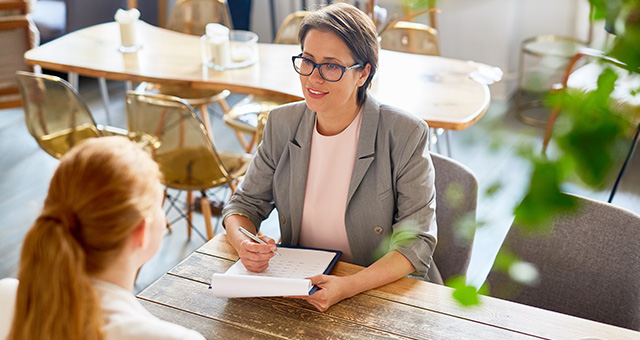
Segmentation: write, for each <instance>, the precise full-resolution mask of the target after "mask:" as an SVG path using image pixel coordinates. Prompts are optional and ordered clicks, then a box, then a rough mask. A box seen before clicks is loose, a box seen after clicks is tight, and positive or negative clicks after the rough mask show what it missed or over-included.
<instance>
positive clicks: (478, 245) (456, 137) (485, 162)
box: [0, 78, 640, 293]
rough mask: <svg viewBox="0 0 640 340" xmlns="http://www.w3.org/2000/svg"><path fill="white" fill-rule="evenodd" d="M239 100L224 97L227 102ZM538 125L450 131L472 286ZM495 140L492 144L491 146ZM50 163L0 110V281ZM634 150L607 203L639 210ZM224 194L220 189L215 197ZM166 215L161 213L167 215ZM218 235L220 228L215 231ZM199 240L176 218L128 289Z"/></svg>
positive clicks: (40, 195) (500, 234) (486, 263)
mask: <svg viewBox="0 0 640 340" xmlns="http://www.w3.org/2000/svg"><path fill="white" fill-rule="evenodd" d="M109 87H110V92H111V105H110V109H111V124H112V125H115V126H120V127H125V120H126V119H125V116H124V112H125V108H124V99H123V98H124V85H123V83H120V82H109ZM80 93H81V95H82V96H83V98H84V99H85V100H86V101H87V103H88V104H89V107H90V108H91V110H92V112H93V114H94V116H95V118H96V120H97V121H98V122H99V123H106V122H107V117H106V115H105V110H104V106H103V105H102V101H101V100H100V96H99V92H98V89H97V85H96V82H95V80H93V79H84V78H83V79H81V82H80ZM234 99H235V100H238V99H240V98H239V97H236V98H232V100H231V104H233V101H234ZM212 125H213V126H214V130H215V131H214V135H215V136H216V143H217V146H218V147H220V148H222V149H227V150H229V149H237V148H239V145H238V143H237V141H236V140H235V137H234V136H233V135H232V134H231V133H230V132H229V131H228V130H227V129H226V128H225V127H224V124H223V123H222V121H221V120H220V115H219V114H218V113H215V112H214V117H213V121H212ZM541 133H542V131H541V130H540V129H536V128H532V127H529V126H527V125H525V124H523V123H521V122H520V121H519V120H517V119H516V118H515V115H514V114H513V112H511V110H510V103H509V102H504V101H494V102H492V105H491V107H490V109H489V111H488V112H487V114H486V115H485V117H483V118H482V119H481V120H480V122H478V123H477V124H475V125H474V126H473V127H471V128H469V129H467V130H464V131H455V132H452V141H453V142H452V156H453V158H455V159H457V160H458V161H460V162H462V163H463V164H465V165H467V166H468V167H469V168H471V169H472V170H473V171H474V172H475V174H476V175H477V177H478V180H479V182H480V198H479V206H478V220H479V221H481V222H482V226H481V227H480V228H479V229H478V230H477V231H476V237H475V243H474V249H473V255H472V260H471V264H470V266H469V272H468V277H469V281H470V283H472V284H474V285H476V286H479V285H480V284H481V283H482V282H483V281H484V278H485V277H486V274H487V272H488V270H489V269H490V267H491V264H492V262H493V258H494V257H495V254H496V252H497V250H498V248H499V246H500V244H501V242H502V239H503V238H504V235H505V234H506V231H507V230H508V227H509V226H510V225H511V221H512V216H511V211H513V208H514V207H515V205H516V204H517V203H518V201H519V200H520V199H521V195H522V193H523V192H524V189H525V188H526V186H527V185H528V183H527V178H528V177H527V176H528V172H529V171H530V169H529V166H528V163H527V162H526V161H523V160H522V159H520V158H518V157H517V156H516V154H517V149H518V147H519V146H522V145H523V144H526V143H535V145H536V147H539V145H540V140H541V137H540V136H541ZM496 141H499V142H498V143H497V142H496ZM57 163H58V161H57V160H56V159H54V158H52V157H51V156H49V155H48V154H46V153H45V152H44V151H42V150H41V149H40V148H39V147H38V145H37V144H36V142H35V140H34V139H33V138H32V137H31V136H30V135H29V133H28V132H27V129H26V126H25V124H24V116H23V113H22V109H20V108H18V109H6V110H0V216H1V217H0V254H1V255H0V278H2V277H8V276H12V277H15V276H16V274H17V264H18V260H19V251H20V247H21V243H22V239H23V238H24V235H25V233H26V231H27V230H28V229H29V227H30V226H31V224H32V223H33V221H34V220H35V218H36V217H37V215H38V213H39V211H40V209H41V207H42V202H43V201H44V198H45V196H46V192H47V187H48V182H49V180H50V178H51V175H52V174H53V171H54V169H55V167H56V165H57ZM639 170H640V155H636V156H635V157H634V159H633V161H632V164H631V167H630V168H629V169H628V171H627V174H626V175H625V177H624V178H623V181H622V184H621V188H620V189H619V191H618V194H617V196H616V198H615V200H614V204H616V205H619V206H622V207H625V208H627V209H630V210H632V211H635V212H637V213H640V171H639ZM498 181H502V183H503V187H502V189H501V190H499V191H498V192H497V193H496V194H494V195H491V196H488V195H486V194H485V191H486V189H487V188H489V187H490V186H492V185H493V184H495V183H497V182H498ZM565 190H567V191H569V192H573V193H577V194H580V195H583V196H587V197H591V198H595V199H598V200H603V201H604V200H606V199H607V198H608V192H606V191H600V192H593V191H590V190H587V189H584V188H581V187H578V186H570V187H567V188H565ZM222 195H224V193H223V194H222ZM173 216H174V215H173V213H171V214H170V216H169V218H170V219H173ZM195 220H196V221H195V224H196V228H198V229H199V230H200V231H202V232H203V233H204V228H203V224H204V221H203V220H202V216H201V215H198V214H196V215H195ZM263 231H264V232H265V233H266V234H267V235H269V236H271V237H274V238H276V239H277V237H278V229H277V221H276V220H275V219H273V218H272V219H270V220H269V221H268V222H267V223H266V224H265V225H264V226H263ZM219 232H220V228H219ZM203 243H204V241H203V239H202V238H200V237H199V236H198V235H197V234H195V233H194V234H193V236H192V237H191V239H188V238H187V236H186V226H185V222H184V221H179V222H177V223H176V224H175V225H174V227H173V232H172V233H170V234H169V233H167V235H166V236H165V239H164V242H163V245H162V247H161V249H160V251H159V252H158V254H157V255H156V256H155V257H154V258H153V259H152V260H151V261H150V262H149V263H147V264H146V265H145V266H144V267H143V269H142V270H141V272H140V275H139V277H138V281H137V282H136V287H135V292H136V293H137V292H139V291H140V290H142V289H143V288H145V287H146V286H147V285H149V284H150V283H151V282H153V281H154V280H155V279H156V278H158V277H159V276H160V275H162V274H163V273H165V272H167V271H168V270H169V269H170V268H171V267H173V266H174V265H176V264H177V263H179V262H180V261H181V260H182V259H184V258H185V257H186V256H188V255H189V254H190V253H191V252H193V251H194V250H195V249H196V248H198V247H200V246H201V245H202V244H203Z"/></svg>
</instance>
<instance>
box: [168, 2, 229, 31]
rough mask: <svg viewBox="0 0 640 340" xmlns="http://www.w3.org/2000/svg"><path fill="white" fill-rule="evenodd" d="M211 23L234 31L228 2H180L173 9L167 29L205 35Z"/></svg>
mask: <svg viewBox="0 0 640 340" xmlns="http://www.w3.org/2000/svg"><path fill="white" fill-rule="evenodd" d="M209 23H218V24H221V25H224V26H227V27H229V28H230V29H233V23H232V22H231V12H230V11H229V5H228V4H227V0H178V2H177V3H176V4H175V5H174V6H173V9H171V14H170V15H169V23H168V24H167V28H168V29H170V30H174V31H178V32H182V33H187V34H193V35H204V34H205V28H206V26H207V24H209Z"/></svg>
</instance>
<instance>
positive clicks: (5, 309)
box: [0, 278, 18, 339]
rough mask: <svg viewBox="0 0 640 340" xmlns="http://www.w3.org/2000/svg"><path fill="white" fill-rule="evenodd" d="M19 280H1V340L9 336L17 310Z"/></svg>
mask: <svg viewBox="0 0 640 340" xmlns="http://www.w3.org/2000/svg"><path fill="white" fill-rule="evenodd" d="M17 293H18V280H16V279H12V278H7V279H2V280H0V301H2V303H1V304H0V339H6V338H7V335H9V330H10V328H11V323H12V322H13V314H14V309H15V305H16V303H15V301H16V295H17Z"/></svg>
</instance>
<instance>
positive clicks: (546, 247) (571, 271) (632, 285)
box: [488, 195, 640, 330]
mask: <svg viewBox="0 0 640 340" xmlns="http://www.w3.org/2000/svg"><path fill="white" fill-rule="evenodd" d="M568 196H569V197H570V198H571V199H573V200H575V201H576V203H577V205H578V210H577V211H575V212H570V213H563V214H561V215H560V216H557V217H555V218H554V224H553V228H551V229H547V231H548V232H544V233H536V234H533V233H526V232H525V231H524V230H523V229H520V228H515V227H514V226H512V227H511V230H510V231H509V233H508V234H507V237H506V239H505V245H504V246H503V247H507V248H508V249H509V250H510V251H512V252H514V253H515V254H517V255H518V256H519V257H520V258H521V259H522V260H523V261H526V262H529V263H532V264H534V265H535V266H536V267H537V269H538V272H539V277H538V279H537V284H536V285H534V286H526V285H520V284H518V283H516V282H515V281H513V280H512V279H510V278H509V277H508V276H507V275H506V274H505V273H504V272H499V271H496V270H495V269H494V270H493V271H491V273H489V277H488V283H489V287H490V289H491V295H492V296H495V297H498V298H502V299H507V300H511V301H515V302H518V303H523V304H527V305H531V306H535V307H539V308H544V309H548V310H553V311H556V312H560V313H564V314H570V315H574V316H578V317H581V318H586V319H591V320H595V321H599V322H604V323H608V324H612V325H616V326H620V327H625V328H631V329H635V330H640V289H638V286H639V285H640V252H638V249H640V233H639V232H638V231H639V229H638V228H639V227H640V215H637V214H635V213H633V212H631V211H628V210H625V209H622V208H619V207H616V206H614V205H611V204H609V203H604V202H599V201H595V200H591V199H588V198H583V197H578V196H574V195H568Z"/></svg>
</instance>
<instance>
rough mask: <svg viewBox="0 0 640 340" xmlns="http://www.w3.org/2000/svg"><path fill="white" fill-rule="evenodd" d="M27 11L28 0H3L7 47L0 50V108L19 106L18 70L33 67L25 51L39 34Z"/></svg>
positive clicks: (1, 33)
mask: <svg viewBox="0 0 640 340" xmlns="http://www.w3.org/2000/svg"><path fill="white" fill-rule="evenodd" d="M28 12H29V8H28V2H27V1H25V0H6V1H1V2H0V43H1V44H2V45H3V46H6V47H7V48H3V49H1V50H0V65H2V66H0V109H4V108H10V107H20V105H21V102H20V90H19V89H18V84H17V83H16V80H15V73H16V71H18V70H22V71H32V70H33V68H32V67H31V66H29V65H27V64H26V63H25V62H24V53H25V52H26V51H28V50H30V49H32V48H34V47H36V46H37V45H38V43H39V41H40V38H39V34H38V29H37V28H36V26H35V24H34V23H33V21H32V20H31V18H30V17H29V16H28V15H27V13H28Z"/></svg>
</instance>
